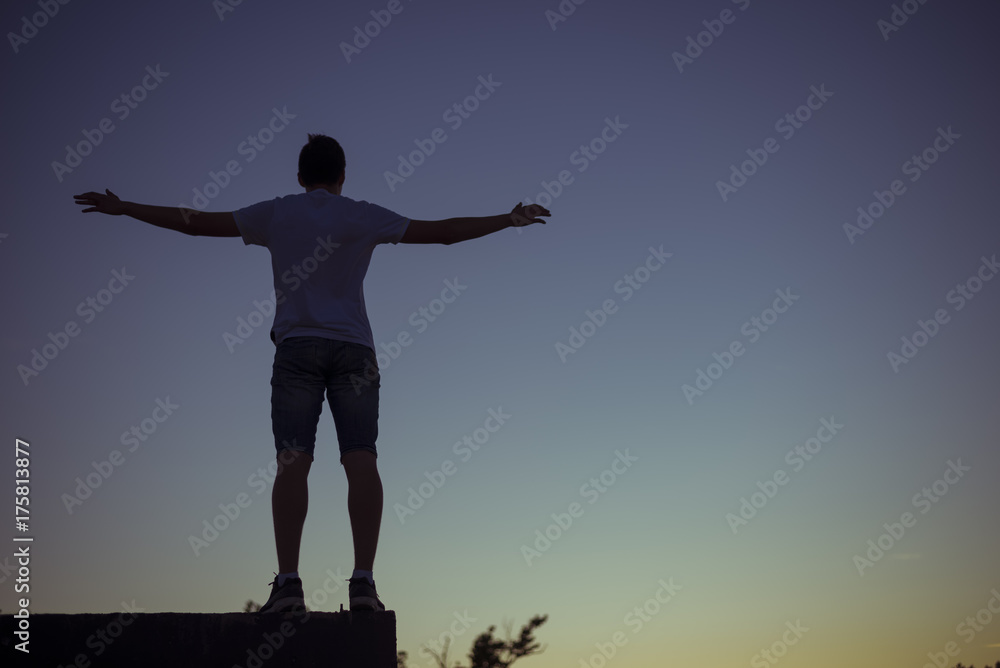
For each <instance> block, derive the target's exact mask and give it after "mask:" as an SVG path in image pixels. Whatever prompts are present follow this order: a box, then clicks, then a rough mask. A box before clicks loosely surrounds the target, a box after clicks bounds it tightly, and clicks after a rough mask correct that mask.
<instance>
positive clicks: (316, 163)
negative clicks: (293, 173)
mask: <svg viewBox="0 0 1000 668" xmlns="http://www.w3.org/2000/svg"><path fill="white" fill-rule="evenodd" d="M346 167H347V160H346V159H345V158H344V149H342V148H341V147H340V144H339V143H338V142H337V140H336V139H334V138H333V137H327V136H326V135H314V134H311V135H309V142H308V143H307V144H306V145H305V146H303V147H302V150H301V151H300V152H299V185H300V186H302V187H303V188H305V189H306V192H309V191H310V190H316V189H317V188H323V189H324V190H329V191H330V192H331V193H333V194H335V195H339V194H340V190H341V188H342V187H343V186H344V178H345V176H346V175H347V172H346Z"/></svg>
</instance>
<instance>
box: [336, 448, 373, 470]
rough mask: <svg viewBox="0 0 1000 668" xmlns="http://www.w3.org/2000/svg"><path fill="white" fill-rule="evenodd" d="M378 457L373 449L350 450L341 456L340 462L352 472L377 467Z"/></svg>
mask: <svg viewBox="0 0 1000 668" xmlns="http://www.w3.org/2000/svg"><path fill="white" fill-rule="evenodd" d="M377 461H378V460H377V458H376V456H375V453H374V452H372V451H371V450H350V451H349V452H345V453H344V454H342V455H341V456H340V463H341V464H342V465H343V467H344V468H345V469H346V470H347V473H348V474H350V473H351V472H352V471H359V470H370V469H374V468H376V462H377Z"/></svg>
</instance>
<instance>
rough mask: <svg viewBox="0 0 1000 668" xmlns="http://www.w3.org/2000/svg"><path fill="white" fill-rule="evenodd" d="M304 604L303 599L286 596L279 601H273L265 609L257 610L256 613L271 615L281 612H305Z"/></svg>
mask: <svg viewBox="0 0 1000 668" xmlns="http://www.w3.org/2000/svg"><path fill="white" fill-rule="evenodd" d="M305 609H306V604H305V600H300V599H294V598H286V599H283V600H280V601H275V603H274V605H272V606H271V607H270V608H268V609H267V610H258V611H257V614H258V615H273V614H282V613H286V612H293V613H294V612H305Z"/></svg>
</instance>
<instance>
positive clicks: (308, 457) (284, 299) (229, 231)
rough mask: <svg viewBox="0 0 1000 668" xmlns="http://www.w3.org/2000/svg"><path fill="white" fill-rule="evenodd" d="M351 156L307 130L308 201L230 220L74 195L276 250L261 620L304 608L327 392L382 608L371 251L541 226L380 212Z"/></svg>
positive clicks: (257, 207) (354, 592)
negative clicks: (305, 541)
mask: <svg viewBox="0 0 1000 668" xmlns="http://www.w3.org/2000/svg"><path fill="white" fill-rule="evenodd" d="M345 177H346V160H345V157H344V151H343V149H342V148H341V146H340V144H339V143H338V142H337V141H336V140H335V139H332V138H331V137H327V136H325V135H318V134H310V135H309V141H308V143H307V144H306V145H305V146H304V147H303V148H302V150H301V152H300V153H299V173H298V178H299V185H301V186H302V187H303V188H305V193H300V194H297V195H288V196H285V197H279V198H275V199H272V200H267V201H263V202H259V203H257V204H254V205H252V206H248V207H245V208H242V209H238V210H236V211H233V212H225V213H209V212H199V211H194V210H192V209H186V208H183V207H180V208H175V207H163V206H150V205H145V204H136V203H134V202H123V201H121V200H120V199H119V198H118V197H117V196H116V195H115V194H114V193H112V192H111V191H110V190H106V191H105V194H101V193H97V192H88V193H84V194H82V195H76V196H75V199H76V203H77V204H81V205H84V206H88V207H90V208H86V209H83V210H82V212H83V213H89V212H92V211H97V212H100V213H106V214H110V215H123V214H124V215H127V216H131V217H133V218H136V219H138V220H141V221H143V222H146V223H150V224H152V225H156V226H157V227H165V228H167V229H171V230H176V231H178V232H183V233H185V234H189V235H192V236H208V237H240V236H241V237H243V243H244V244H247V245H249V244H257V245H260V246H264V247H266V248H267V249H268V250H269V251H270V253H271V267H272V270H273V273H274V287H275V296H276V309H275V315H274V325H273V327H272V329H271V340H272V341H273V342H274V344H275V346H276V350H275V354H274V366H273V369H272V377H271V424H272V431H273V432H274V445H275V449H276V450H277V460H278V472H277V475H276V477H275V480H274V488H273V489H272V492H271V505H272V515H273V519H274V539H275V544H276V546H277V553H278V573H275V579H274V581H273V582H272V583H271V595H270V598H269V599H268V601H267V603H265V604H264V605H263V606H262V607H261V609H260V612H261V613H275V612H284V611H289V610H297V609H303V608H304V607H305V602H304V598H303V594H302V580H301V579H300V578H299V575H298V562H299V545H300V543H301V538H302V526H303V524H304V523H305V518H306V510H307V507H308V488H307V485H306V478H307V476H308V475H309V468H310V466H311V464H312V461H313V450H314V448H315V442H316V426H317V424H318V422H319V417H320V413H321V412H322V409H323V397H324V392H325V393H326V398H327V400H328V401H329V404H330V410H331V412H332V413H333V418H334V423H335V425H336V428H337V440H338V442H339V446H340V463H341V464H342V465H343V467H344V470H345V472H346V473H347V481H348V497H347V508H348V514H349V515H350V519H351V532H352V534H353V538H354V572H353V573H352V575H351V577H350V579H349V582H350V586H349V588H348V589H349V596H350V609H351V610H385V605H384V604H383V603H382V601H381V600H380V599H379V597H378V594H377V592H376V590H375V580H374V577H373V574H372V568H373V564H374V561H375V549H376V547H377V545H378V534H379V527H380V525H381V521H382V481H381V478H380V477H379V474H378V468H377V467H376V449H375V440H376V438H377V436H378V391H379V374H378V366H377V362H376V356H375V344H374V339H373V337H372V332H371V325H370V324H369V322H368V314H367V312H366V310H365V299H364V291H363V281H364V277H365V274H366V273H367V271H368V264H369V262H370V260H371V255H372V251H373V250H374V249H375V246H377V245H378V244H383V243H393V244H395V243H400V242H402V243H407V244H453V243H457V242H459V241H466V240H468V239H476V238H478V237H482V236H485V235H487V234H492V233H493V232H497V231H499V230H502V229H504V228H507V227H521V226H524V225H530V224H531V223H544V222H545V221H544V220H542V219H541V217H540V216H550V215H551V214H550V213H549V211H548V210H547V209H545V208H544V207H542V206H539V205H537V204H533V205H529V206H528V207H524V206H522V205H521V204H520V203H518V205H517V206H515V207H514V209H513V210H512V211H511V212H510V213H509V214H502V215H498V216H485V217H481V218H449V219H446V220H438V221H426V220H411V219H409V218H405V217H403V216H400V215H399V214H397V213H394V212H392V211H389V210H388V209H384V208H382V207H380V206H378V205H375V204H370V203H368V202H365V201H355V200H352V199H349V198H347V197H344V196H342V195H341V194H340V193H341V189H342V188H343V186H344V179H345Z"/></svg>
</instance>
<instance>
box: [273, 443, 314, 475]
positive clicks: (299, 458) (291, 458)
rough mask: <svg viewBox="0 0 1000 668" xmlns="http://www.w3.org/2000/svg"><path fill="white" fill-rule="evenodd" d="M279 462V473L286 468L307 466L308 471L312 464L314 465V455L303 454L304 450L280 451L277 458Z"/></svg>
mask: <svg viewBox="0 0 1000 668" xmlns="http://www.w3.org/2000/svg"><path fill="white" fill-rule="evenodd" d="M276 459H277V461H278V473H281V472H282V471H283V470H284V469H285V468H288V467H292V468H300V467H302V466H305V467H306V468H307V469H308V467H309V465H310V464H312V461H313V456H312V453H309V452H303V451H302V450H288V449H285V450H280V451H278V454H277V457H276Z"/></svg>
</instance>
